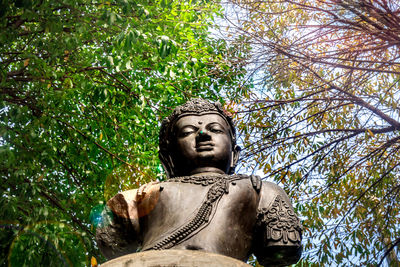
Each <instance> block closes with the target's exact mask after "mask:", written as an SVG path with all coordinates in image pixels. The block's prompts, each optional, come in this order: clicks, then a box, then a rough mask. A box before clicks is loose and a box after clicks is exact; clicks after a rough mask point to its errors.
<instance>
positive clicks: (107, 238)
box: [96, 190, 140, 259]
mask: <svg viewBox="0 0 400 267" xmlns="http://www.w3.org/2000/svg"><path fill="white" fill-rule="evenodd" d="M136 195H137V190H129V191H125V192H122V193H118V194H117V195H115V196H114V197H113V198H111V199H110V200H109V201H107V205H106V207H105V208H104V210H103V212H102V219H101V221H100V223H99V225H98V226H97V229H96V241H97V245H98V247H99V249H100V251H101V252H102V253H103V255H104V256H105V257H106V258H107V259H113V258H116V257H119V256H122V255H126V254H129V253H133V252H136V250H137V248H138V247H139V246H140V225H139V216H138V211H137V205H136V201H135V197H136Z"/></svg>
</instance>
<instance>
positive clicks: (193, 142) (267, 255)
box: [96, 99, 302, 266]
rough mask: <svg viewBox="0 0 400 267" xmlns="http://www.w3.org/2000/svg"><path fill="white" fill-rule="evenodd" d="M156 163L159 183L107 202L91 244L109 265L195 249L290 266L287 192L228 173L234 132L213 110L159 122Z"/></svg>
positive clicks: (193, 105) (292, 244) (294, 250)
mask: <svg viewBox="0 0 400 267" xmlns="http://www.w3.org/2000/svg"><path fill="white" fill-rule="evenodd" d="M159 145H160V152H159V156H160V159H161V162H162V163H163V165H164V168H165V171H166V172H167V175H168V179H167V181H165V182H160V183H157V182H152V183H150V184H146V185H145V186H142V187H141V188H139V189H138V190H129V191H125V192H122V193H119V194H117V195H116V196H114V197H113V198H112V199H110V200H109V201H108V202H107V209H108V210H105V211H103V214H102V215H103V221H102V223H101V224H100V225H99V226H98V227H97V232H96V238H97V242H98V246H99V248H100V249H101V251H102V252H103V254H104V255H105V256H106V257H107V258H109V259H112V258H115V257H119V256H122V255H125V254H128V253H133V252H137V251H148V250H164V249H178V250H200V251H206V252H213V253H217V254H222V255H225V256H229V257H232V258H236V259H239V260H241V261H247V259H248V257H249V255H250V254H251V253H253V254H254V255H255V256H256V257H257V259H258V261H259V262H260V263H261V264H263V265H266V266H271V265H273V266H280V265H289V264H293V263H296V262H297V261H298V260H299V258H300V255H301V251H302V247H301V231H302V230H301V229H302V227H301V224H300V221H299V219H298V218H297V216H296V215H295V213H294V211H293V207H292V205H291V203H290V200H289V198H288V197H287V195H286V193H285V192H284V191H283V190H282V189H281V188H280V187H278V186H277V185H275V184H273V183H270V182H266V181H261V179H260V178H259V177H258V176H253V175H250V176H249V175H242V174H234V169H235V165H236V163H237V161H238V157H239V151H240V149H239V147H238V146H237V145H236V133H235V127H234V125H233V122H232V118H231V116H229V115H228V114H227V113H226V112H225V111H224V110H223V109H222V107H221V104H219V103H210V102H208V101H206V100H203V99H194V100H191V101H188V102H187V103H185V104H184V105H182V106H178V107H177V108H176V109H175V110H174V111H173V113H172V114H171V115H170V116H169V117H167V118H166V119H164V121H163V122H162V126H161V131H160V139H159Z"/></svg>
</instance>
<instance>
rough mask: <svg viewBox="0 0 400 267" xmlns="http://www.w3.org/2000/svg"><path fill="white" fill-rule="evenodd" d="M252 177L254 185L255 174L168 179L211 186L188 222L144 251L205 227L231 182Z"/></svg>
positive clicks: (173, 242)
mask: <svg viewBox="0 0 400 267" xmlns="http://www.w3.org/2000/svg"><path fill="white" fill-rule="evenodd" d="M250 177H251V178H252V182H253V185H254V181H253V177H254V176H248V175H241V174H238V175H223V176H183V177H176V178H172V179H169V180H167V181H166V182H168V183H190V184H195V185H201V186H208V185H211V187H210V189H209V190H208V192H207V195H206V198H205V199H204V201H203V202H202V204H201V205H200V207H199V208H198V209H197V213H196V214H195V215H194V216H192V217H191V218H189V220H188V222H186V223H184V224H183V225H181V226H179V227H177V228H176V229H175V230H173V231H172V232H171V233H170V234H168V235H167V236H166V237H163V238H161V239H160V240H158V241H156V242H154V243H153V244H151V245H150V246H149V247H146V248H144V249H143V250H142V251H146V250H161V249H169V248H172V247H173V246H175V245H177V244H179V243H182V242H183V241H185V240H187V239H189V238H190V237H192V236H193V235H195V234H196V233H198V232H199V231H201V230H202V229H204V228H205V227H206V226H207V225H208V224H209V223H210V221H211V219H212V217H213V216H214V214H215V211H216V209H217V206H218V203H219V201H220V199H221V198H222V196H223V195H224V194H228V193H229V184H230V183H231V182H233V181H235V180H242V179H249V178H250ZM258 179H259V178H258ZM257 187H258V186H257ZM257 189H258V190H259V188H256V190H257ZM258 190H257V191H258Z"/></svg>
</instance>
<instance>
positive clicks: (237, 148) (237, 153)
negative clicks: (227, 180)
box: [229, 145, 242, 174]
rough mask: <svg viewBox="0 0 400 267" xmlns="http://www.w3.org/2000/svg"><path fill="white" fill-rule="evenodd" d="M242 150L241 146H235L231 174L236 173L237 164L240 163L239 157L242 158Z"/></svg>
mask: <svg viewBox="0 0 400 267" xmlns="http://www.w3.org/2000/svg"><path fill="white" fill-rule="evenodd" d="M241 150H242V149H241V148H240V146H237V145H235V147H234V148H233V150H232V161H231V168H230V170H229V174H233V173H234V172H235V168H236V165H237V162H238V161H239V156H240V151H241Z"/></svg>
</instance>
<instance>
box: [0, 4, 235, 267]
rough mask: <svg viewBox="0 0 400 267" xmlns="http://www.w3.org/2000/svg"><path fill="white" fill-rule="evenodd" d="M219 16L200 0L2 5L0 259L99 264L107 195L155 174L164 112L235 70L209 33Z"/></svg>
mask: <svg viewBox="0 0 400 267" xmlns="http://www.w3.org/2000/svg"><path fill="white" fill-rule="evenodd" d="M218 12H219V6H218V5H216V4H214V3H209V2H207V1H164V0H161V1H156V2H151V1H145V0H143V1H131V0H115V1H102V0H99V1H86V0H78V1H76V0H60V1H50V0H41V1H27V0H18V1H6V0H3V1H2V2H1V6H0V62H1V64H0V70H1V81H0V90H1V96H0V97H1V101H0V103H1V104H0V105H1V106H0V114H1V115H0V116H1V121H0V125H1V127H0V132H1V138H0V155H1V167H0V169H1V176H2V182H1V185H0V188H1V191H0V192H1V200H0V207H1V208H0V221H1V223H0V225H1V228H0V240H1V242H0V244H1V245H0V247H1V250H0V251H1V257H0V263H1V265H6V264H7V265H8V264H11V265H15V266H22V265H31V266H38V265H43V266H60V265H73V266H79V265H89V259H90V258H91V257H92V256H93V257H94V258H93V259H92V264H95V262H96V259H99V260H100V261H102V260H104V258H102V257H101V256H100V254H99V252H98V250H97V248H96V245H95V243H94V236H93V233H94V226H95V225H96V220H97V219H98V211H99V210H101V208H102V205H103V204H102V203H104V201H105V200H108V199H109V198H110V197H111V196H112V195H114V194H115V193H116V192H117V191H119V190H126V189H128V188H131V187H137V186H139V185H140V184H143V183H145V182H148V181H150V180H154V179H156V178H158V179H162V171H161V165H160V163H159V161H158V159H157V143H158V142H157V141H158V140H157V136H158V125H159V121H160V118H161V117H163V116H165V115H166V113H168V112H169V110H170V109H171V107H174V106H175V105H177V104H179V103H182V102H183V101H184V100H185V99H187V98H189V97H191V96H199V95H200V96H204V97H208V98H214V99H216V98H217V96H216V94H218V92H220V91H221V90H223V89H224V88H229V87H230V86H232V87H234V86H235V84H236V83H237V81H238V80H239V79H240V77H241V75H242V72H243V70H242V66H241V65H240V64H232V63H231V62H227V60H226V58H229V57H230V56H231V55H232V57H233V56H234V57H237V56H239V57H240V55H239V54H238V53H239V52H237V51H236V50H234V49H232V48H230V47H229V45H228V44H227V43H226V42H224V41H218V40H213V39H211V38H209V37H208V35H209V33H208V27H209V24H210V23H211V21H212V19H213V16H214V15H215V14H218ZM239 62H240V61H239ZM91 223H92V224H91Z"/></svg>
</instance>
